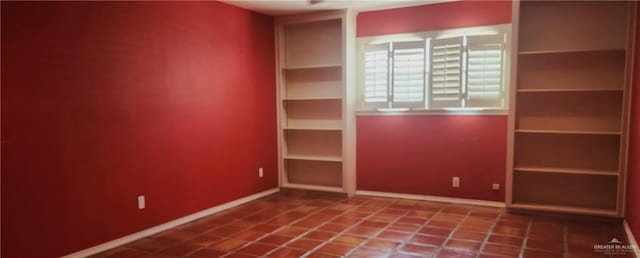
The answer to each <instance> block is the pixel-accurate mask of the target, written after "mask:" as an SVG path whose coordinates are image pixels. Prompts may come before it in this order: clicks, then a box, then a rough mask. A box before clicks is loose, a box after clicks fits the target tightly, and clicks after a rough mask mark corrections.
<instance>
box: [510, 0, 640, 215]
mask: <svg viewBox="0 0 640 258" xmlns="http://www.w3.org/2000/svg"><path fill="white" fill-rule="evenodd" d="M635 5H636V3H635V2H623V1H620V2H616V1H517V2H514V8H513V17H514V26H516V25H517V27H514V31H515V33H514V39H515V40H516V42H517V46H514V47H513V49H512V51H513V52H512V53H517V54H516V55H513V56H512V61H513V63H512V64H513V68H512V72H513V73H512V74H514V76H513V77H512V80H511V82H512V85H513V86H514V87H513V88H515V94H513V95H515V98H512V99H511V100H510V101H513V102H515V103H513V105H512V107H514V109H513V111H512V112H511V113H510V121H513V123H510V128H509V133H510V134H512V135H510V137H509V138H508V139H509V146H510V148H508V149H509V150H510V151H512V152H511V153H509V154H508V155H507V156H508V157H510V158H511V159H512V160H510V161H509V162H508V172H507V173H509V176H508V178H510V180H509V181H508V182H507V184H509V186H508V187H507V191H508V192H507V195H508V198H507V199H508V203H507V208H509V209H521V210H532V211H546V212H559V213H573V214H585V215H595V216H607V217H621V216H622V215H623V214H621V213H619V211H620V205H621V204H622V201H623V200H621V198H622V196H624V195H623V193H624V191H625V190H624V186H625V182H624V180H625V177H624V170H621V169H620V167H622V164H625V159H626V153H625V150H624V146H625V145H624V142H623V140H624V139H625V138H626V135H625V133H626V132H625V131H624V130H623V128H624V126H626V125H627V123H628V121H627V113H628V108H629V107H628V105H627V104H628V103H629V101H628V94H627V92H626V91H627V89H628V88H629V80H628V74H629V72H630V71H629V65H628V64H629V59H630V58H631V53H630V51H629V49H628V47H629V46H631V42H632V39H633V38H632V37H630V36H632V34H630V33H631V32H632V31H633V30H632V29H630V26H631V25H632V24H634V23H635V17H630V16H629V15H633V16H635V14H636V12H635V11H634V10H635V9H636V8H635ZM514 68H515V71H513V70H514Z"/></svg>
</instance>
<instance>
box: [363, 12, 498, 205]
mask: <svg viewBox="0 0 640 258" xmlns="http://www.w3.org/2000/svg"><path fill="white" fill-rule="evenodd" d="M505 23H511V2H510V1H497V2H483V1H459V2H448V3H441V4H432V5H424V6H416V7H407V8H398V9H389V10H382V11H372V12H364V13H360V14H359V15H358V17H357V34H358V36H359V37H362V36H372V35H381V34H390V33H404V32H416V31H429V30H441V29H447V28H456V27H470V26H482V25H492V24H505ZM506 138H507V117H506V116H445V115H442V116H434V115H408V116H359V117H358V118H357V188H358V190H370V191H381V192H395V193H408V194H425V195H437V196H447V197H458V198H469V199H482V200H494V201H503V200H504V191H503V190H502V189H504V184H505V174H506V168H505V165H506V147H507V146H506ZM453 176H459V177H461V178H460V181H461V186H460V188H452V187H451V177H453ZM492 183H499V184H500V185H501V186H502V187H501V190H500V191H493V190H491V184H492Z"/></svg>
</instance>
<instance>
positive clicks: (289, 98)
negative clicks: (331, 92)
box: [282, 96, 342, 101]
mask: <svg viewBox="0 0 640 258" xmlns="http://www.w3.org/2000/svg"><path fill="white" fill-rule="evenodd" d="M341 99H342V98H341V97H339V96H336V97H287V98H283V99H282V100H285V101H287V100H288V101H295V100H341Z"/></svg>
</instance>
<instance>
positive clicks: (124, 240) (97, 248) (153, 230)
mask: <svg viewBox="0 0 640 258" xmlns="http://www.w3.org/2000/svg"><path fill="white" fill-rule="evenodd" d="M278 191H280V188H274V189H270V190H267V191H264V192H259V193H257V194H253V195H249V196H247V197H243V198H240V199H237V200H233V201H230V202H227V203H224V204H221V205H218V206H214V207H211V208H208V209H206V210H202V211H199V212H196V213H193V214H191V215H187V216H184V217H182V218H179V219H175V220H172V221H169V222H167V223H164V224H160V225H157V226H155V227H152V228H148V229H145V230H143V231H139V232H136V233H133V234H131V235H128V236H124V237H121V238H118V239H115V240H111V241H109V242H106V243H102V244H99V245H96V246H93V247H89V248H87V249H84V250H80V251H77V252H75V253H72V254H68V255H65V256H63V258H76V257H87V256H90V255H94V254H97V253H100V252H104V251H106V250H109V249H112V248H115V247H118V246H121V245H124V244H126V243H129V242H133V241H135V240H138V239H141V238H145V237H148V236H150V235H153V234H156V233H159V232H161V231H165V230H167V229H170V228H173V227H176V226H179V225H182V224H185V223H187V222H190V221H194V220H196V219H200V218H203V217H206V216H209V215H211V214H214V213H217V212H220V211H223V210H226V209H229V208H233V207H235V206H238V205H241V204H244V203H247V202H250V201H253V200H256V199H259V198H262V197H265V196H267V195H271V194H274V193H277V192H278Z"/></svg>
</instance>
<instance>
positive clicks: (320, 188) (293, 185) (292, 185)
mask: <svg viewBox="0 0 640 258" xmlns="http://www.w3.org/2000/svg"><path fill="white" fill-rule="evenodd" d="M282 187H283V188H293V189H303V190H312V191H325V192H335V193H345V191H344V189H342V187H336V186H324V185H308V184H296V183H285V184H283V185H282Z"/></svg>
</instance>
